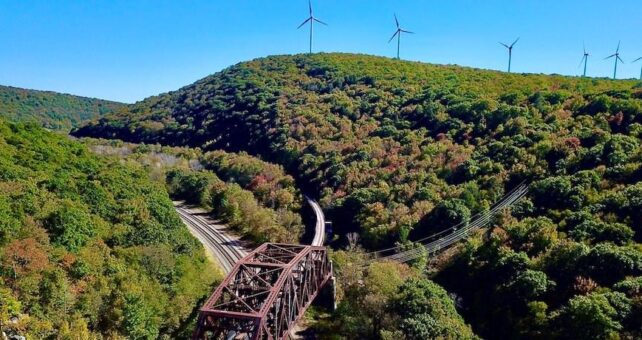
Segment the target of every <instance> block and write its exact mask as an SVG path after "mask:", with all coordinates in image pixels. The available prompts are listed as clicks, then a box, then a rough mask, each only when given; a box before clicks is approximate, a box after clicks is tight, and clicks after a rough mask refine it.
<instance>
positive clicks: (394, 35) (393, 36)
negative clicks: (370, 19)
mask: <svg viewBox="0 0 642 340" xmlns="http://www.w3.org/2000/svg"><path fill="white" fill-rule="evenodd" d="M397 34H399V30H396V31H395V34H393V35H392V37H390V40H388V43H390V42H391V41H392V39H394V38H395V37H396V36H397Z"/></svg>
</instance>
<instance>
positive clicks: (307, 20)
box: [297, 0, 328, 53]
mask: <svg viewBox="0 0 642 340" xmlns="http://www.w3.org/2000/svg"><path fill="white" fill-rule="evenodd" d="M308 7H309V8H310V16H309V17H308V18H307V19H305V21H304V22H302V23H301V25H299V27H297V29H299V28H301V27H302V26H303V25H305V24H307V23H308V22H310V53H312V26H314V22H315V21H316V22H318V23H320V24H322V25H326V26H328V24H326V23H325V22H323V21H321V20H319V19H317V18H315V17H314V15H313V14H312V1H311V0H308Z"/></svg>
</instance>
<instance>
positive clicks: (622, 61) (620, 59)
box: [617, 56, 624, 64]
mask: <svg viewBox="0 0 642 340" xmlns="http://www.w3.org/2000/svg"><path fill="white" fill-rule="evenodd" d="M617 59H618V60H619V61H620V62H621V63H623V64H624V60H622V58H620V56H617Z"/></svg>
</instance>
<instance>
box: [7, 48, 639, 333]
mask: <svg viewBox="0 0 642 340" xmlns="http://www.w3.org/2000/svg"><path fill="white" fill-rule="evenodd" d="M0 113H1V112H0ZM87 118H89V119H88V120H86V121H85V122H84V123H82V124H80V125H77V124H76V123H75V120H74V121H73V122H74V123H73V125H77V127H76V128H74V129H73V130H72V131H71V135H72V136H74V139H68V138H67V137H65V136H62V135H59V134H57V133H53V132H49V131H45V130H43V129H42V128H40V127H38V126H37V125H36V124H34V123H14V122H4V120H3V122H2V123H1V124H2V125H0V128H1V131H2V135H1V137H2V140H1V141H0V151H1V152H0V188H2V192H1V194H0V217H3V219H2V221H3V222H0V223H2V224H0V253H1V254H3V257H2V259H3V260H2V262H1V263H0V271H2V273H3V279H2V281H0V296H2V297H3V299H4V300H3V301H8V302H4V303H0V312H2V313H0V318H7V317H8V316H9V315H21V319H20V320H21V321H20V327H22V328H21V332H24V333H25V334H29V335H31V336H33V337H35V338H39V337H42V338H47V337H49V338H53V337H55V336H58V335H59V334H63V333H62V332H63V330H68V331H69V332H71V330H73V331H74V332H84V333H86V334H90V335H91V336H95V337H98V336H102V337H105V338H109V337H111V336H114V337H117V336H123V337H131V338H161V337H169V338H185V337H189V336H190V335H191V331H192V330H193V328H194V325H195V323H196V320H195V319H196V316H197V311H198V309H199V308H200V306H201V305H202V304H203V302H204V300H205V299H206V298H207V296H209V295H210V294H211V293H212V291H213V290H214V289H215V288H216V286H217V285H218V283H219V282H221V280H223V275H222V273H228V272H230V271H231V270H232V267H233V266H234V263H236V261H237V260H238V259H240V258H242V257H243V256H244V255H245V254H247V253H248V252H249V251H251V250H252V249H254V248H256V247H257V246H259V245H261V244H263V243H265V242H272V243H283V244H307V243H309V242H311V243H312V244H313V245H315V246H321V245H324V244H325V245H326V246H327V249H328V258H329V259H331V260H332V262H333V270H334V275H335V277H336V279H337V281H336V282H337V291H336V297H337V308H336V310H331V309H328V308H323V307H319V306H313V307H311V308H310V309H308V311H307V313H306V314H305V316H304V318H305V321H306V325H307V328H306V332H309V333H310V334H313V336H314V337H316V338H322V339H326V338H327V339H331V338H332V339H334V338H355V337H356V338H377V339H398V338H405V339H420V338H449V339H476V338H484V339H504V338H533V339H537V338H544V337H546V338H553V339H569V338H577V337H579V338H617V337H619V338H623V339H628V338H630V339H634V338H637V337H639V336H641V335H642V328H640V327H642V325H641V324H640V321H639V320H642V288H641V287H642V281H641V278H642V222H641V221H642V219H641V218H642V216H641V215H640V211H642V210H640V208H642V205H641V201H640V199H639V197H642V144H641V143H642V84H641V83H640V82H639V81H634V80H609V79H597V78H580V77H567V76H558V75H550V76H549V75H538V74H508V73H502V72H496V71H488V70H479V69H473V68H467V67H459V66H450V65H435V64H426V63H418V62H406V61H400V60H392V59H389V58H382V57H375V56H369V55H357V54H347V53H319V54H310V55H283V56H271V57H265V58H259V59H255V60H251V61H248V62H243V63H240V64H237V65H234V66H231V67H229V68H227V69H225V70H223V71H221V72H218V73H215V74H213V75H211V76H208V77H206V78H203V79H201V80H199V81H197V82H195V83H194V84H191V85H187V86H185V87H183V88H181V89H178V90H176V91H173V92H169V93H166V94H161V95H158V96H154V97H150V98H147V99H145V100H143V101H140V102H138V103H135V104H131V105H124V106H119V107H118V108H117V109H115V110H113V111H109V112H107V111H104V112H100V114H99V115H93V116H92V117H87ZM3 119H6V120H9V119H11V120H14V121H15V120H20V119H16V118H15V116H12V115H5V116H4V118H3ZM40 124H42V125H44V126H48V125H47V124H50V123H49V121H48V120H46V119H45V121H43V122H42V123H40ZM76 138H77V139H76ZM303 193H305V194H306V195H310V196H306V195H304V194H303ZM172 201H174V204H172ZM179 201H180V203H178V202H179ZM50 202H51V203H50ZM196 207H199V208H198V209H197V208H196ZM326 219H327V221H331V222H332V223H331V224H327V223H325V222H326ZM326 225H331V226H332V228H331V230H326ZM305 226H307V228H308V229H309V230H306V228H305ZM312 230H314V232H312V233H311V231H312ZM190 232H191V234H190ZM228 232H229V234H228ZM436 234H437V235H444V237H437V238H434V237H433V236H434V235H436ZM230 235H236V236H230ZM326 235H327V237H326ZM308 239H309V240H308ZM199 241H200V242H199ZM429 241H430V242H432V243H429ZM433 241H434V242H433ZM201 244H202V245H203V246H204V247H203V246H201ZM221 245H223V246H221ZM425 245H429V246H428V248H427V249H426V248H424V246H425ZM204 248H205V249H204ZM437 248H439V250H441V249H442V248H448V251H447V252H439V253H437V252H436V251H434V250H435V249H437ZM206 249H207V250H206ZM382 249H393V250H394V253H395V254H397V255H393V256H392V257H389V258H386V260H382V258H383V255H384V253H381V254H378V253H377V251H380V250H382ZM206 251H208V252H209V254H210V255H209V256H212V255H213V256H214V257H215V258H216V259H217V261H218V262H219V263H218V264H220V266H219V267H220V268H214V267H215V266H214V265H213V264H212V262H211V261H208V260H207V256H208V255H206V254H207V253H206ZM96 254H101V255H100V256H97V255H96ZM376 255H381V256H379V258H380V259H379V260H376ZM385 255H390V254H385ZM45 259H46V260H45ZM39 261H40V262H42V261H44V262H45V263H47V265H46V266H40V265H38V264H37V263H38V262H39ZM400 262H404V263H400ZM134 273H135V274H134ZM130 275H133V277H134V279H130ZM128 280H130V281H128ZM169 301H178V303H176V304H174V303H173V302H172V303H170V302H169ZM98 305H104V306H105V307H104V308H107V309H108V310H110V311H118V312H115V313H111V312H110V313H102V312H101V311H104V308H102V309H101V308H98V307H95V306H98ZM92 306H93V307H92ZM121 311H122V312H121ZM58 314H61V315H66V317H65V318H63V320H55V318H54V316H55V315H58ZM124 315H128V316H131V317H124ZM134 316H135V317H134ZM160 316H164V317H160ZM2 320H4V319H2ZM130 320H136V321H137V322H138V323H133V321H130ZM0 321H1V320H0ZM587 325H592V326H591V327H586V326H587ZM88 336H89V335H88Z"/></svg>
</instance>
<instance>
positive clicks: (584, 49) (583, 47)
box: [582, 41, 586, 55]
mask: <svg viewBox="0 0 642 340" xmlns="http://www.w3.org/2000/svg"><path fill="white" fill-rule="evenodd" d="M582 50H583V51H584V55H586V44H585V43H584V42H583V41H582Z"/></svg>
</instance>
